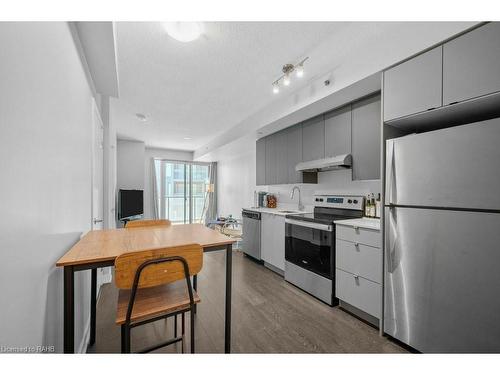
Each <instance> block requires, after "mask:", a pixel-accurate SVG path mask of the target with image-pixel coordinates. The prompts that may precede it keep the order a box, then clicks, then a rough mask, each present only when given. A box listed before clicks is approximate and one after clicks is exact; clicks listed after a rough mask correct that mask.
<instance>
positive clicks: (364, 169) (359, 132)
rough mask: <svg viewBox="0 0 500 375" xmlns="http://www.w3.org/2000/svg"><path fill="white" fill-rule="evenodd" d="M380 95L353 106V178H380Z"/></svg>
mask: <svg viewBox="0 0 500 375" xmlns="http://www.w3.org/2000/svg"><path fill="white" fill-rule="evenodd" d="M380 116H381V115H380V95H377V96H372V97H369V98H367V99H363V100H360V101H359V102H356V103H353V104H352V178H353V180H375V179H379V178H380V130H381V118H380Z"/></svg>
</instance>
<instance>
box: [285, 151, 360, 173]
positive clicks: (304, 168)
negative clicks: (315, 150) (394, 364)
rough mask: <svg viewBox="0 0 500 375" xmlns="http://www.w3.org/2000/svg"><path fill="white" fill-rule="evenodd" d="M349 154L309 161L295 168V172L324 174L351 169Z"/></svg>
mask: <svg viewBox="0 0 500 375" xmlns="http://www.w3.org/2000/svg"><path fill="white" fill-rule="evenodd" d="M351 165H352V156H351V154H344V155H337V156H333V157H330V158H325V159H318V160H311V161H305V162H302V163H299V164H297V165H296V166H295V170H296V171H297V172H325V171H334V170H337V169H347V168H351Z"/></svg>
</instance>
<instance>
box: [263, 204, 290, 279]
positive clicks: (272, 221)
mask: <svg viewBox="0 0 500 375" xmlns="http://www.w3.org/2000/svg"><path fill="white" fill-rule="evenodd" d="M261 257H262V260H263V261H264V262H265V263H266V265H268V266H269V265H270V266H272V267H271V268H273V269H274V270H275V271H283V270H284V269H285V217H284V216H280V215H275V214H272V213H262V215H261Z"/></svg>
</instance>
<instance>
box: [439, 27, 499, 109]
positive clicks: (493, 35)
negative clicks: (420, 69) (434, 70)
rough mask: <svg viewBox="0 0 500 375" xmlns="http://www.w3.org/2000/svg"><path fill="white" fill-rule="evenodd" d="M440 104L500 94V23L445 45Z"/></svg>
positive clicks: (480, 28) (476, 30) (474, 31)
mask: <svg viewBox="0 0 500 375" xmlns="http://www.w3.org/2000/svg"><path fill="white" fill-rule="evenodd" d="M443 48H444V49H443V102H444V103H443V104H444V105H448V104H450V103H456V102H461V101H464V100H467V99H471V98H475V97H478V96H482V95H486V94H490V93H494V92H497V91H500V23H499V22H492V23H488V24H486V25H484V26H481V27H479V28H477V29H475V30H472V31H471V32H469V33H467V34H464V35H462V36H459V37H458V38H456V39H453V40H452V41H450V42H448V43H445V44H444V47H443Z"/></svg>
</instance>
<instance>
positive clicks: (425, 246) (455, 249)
mask: <svg viewBox="0 0 500 375" xmlns="http://www.w3.org/2000/svg"><path fill="white" fill-rule="evenodd" d="M385 211H386V213H385V215H386V216H385V220H386V221H385V239H386V242H385V243H386V251H385V289H384V296H385V297H384V299H385V301H384V313H385V315H384V331H385V332H386V333H387V334H389V335H391V336H393V337H395V338H397V339H398V340H400V341H402V342H404V343H407V344H408V345H410V346H412V347H413V348H415V349H417V350H419V351H422V352H424V353H436V352H439V353H448V352H500V319H499V317H500V272H499V269H500V230H499V228H500V214H491V213H477V212H457V211H447V210H427V209H415V208H397V207H395V208H391V209H386V210H385Z"/></svg>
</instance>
